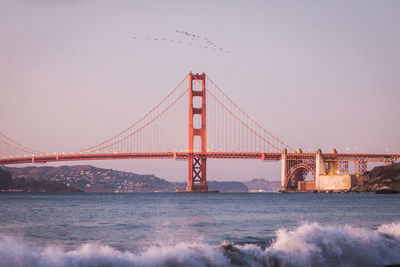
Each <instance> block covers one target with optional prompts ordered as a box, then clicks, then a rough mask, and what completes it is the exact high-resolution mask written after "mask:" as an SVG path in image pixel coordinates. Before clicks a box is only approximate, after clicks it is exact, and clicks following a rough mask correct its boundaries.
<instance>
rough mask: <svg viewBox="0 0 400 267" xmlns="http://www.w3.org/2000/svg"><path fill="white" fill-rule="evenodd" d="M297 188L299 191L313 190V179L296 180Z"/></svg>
mask: <svg viewBox="0 0 400 267" xmlns="http://www.w3.org/2000/svg"><path fill="white" fill-rule="evenodd" d="M297 190H299V191H314V190H315V181H314V180H313V181H299V182H297Z"/></svg>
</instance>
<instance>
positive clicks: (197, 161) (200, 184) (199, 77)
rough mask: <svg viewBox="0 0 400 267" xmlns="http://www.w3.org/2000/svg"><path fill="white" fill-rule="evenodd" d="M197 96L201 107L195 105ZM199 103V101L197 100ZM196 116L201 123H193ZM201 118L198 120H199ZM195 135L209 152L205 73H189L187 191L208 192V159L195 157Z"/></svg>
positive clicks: (202, 150) (202, 146) (202, 147)
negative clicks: (195, 82) (195, 83)
mask: <svg viewBox="0 0 400 267" xmlns="http://www.w3.org/2000/svg"><path fill="white" fill-rule="evenodd" d="M193 81H200V83H201V88H199V86H193ZM195 97H200V98H201V107H194V106H193V102H194V101H193V99H194V98H195ZM196 103H197V102H196ZM194 117H196V118H198V119H200V120H201V123H196V124H200V125H201V127H200V128H195V127H196V126H197V127H198V126H199V125H193V119H194ZM198 121H199V120H196V122H198ZM195 136H199V137H200V142H201V145H200V147H201V152H207V136H206V75H205V74H204V73H203V74H192V73H190V74H189V156H188V171H189V173H188V175H189V179H188V184H187V187H186V191H192V192H206V191H208V186H207V175H206V169H207V159H206V158H202V157H195V156H194V154H193V152H194V151H193V143H194V138H195Z"/></svg>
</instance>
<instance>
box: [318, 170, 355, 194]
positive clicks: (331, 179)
mask: <svg viewBox="0 0 400 267" xmlns="http://www.w3.org/2000/svg"><path fill="white" fill-rule="evenodd" d="M353 184H354V179H352V176H351V175H349V174H345V175H320V176H319V187H318V188H317V190H319V191H331V190H332V191H345V190H349V189H350V188H351V186H352V185H353Z"/></svg>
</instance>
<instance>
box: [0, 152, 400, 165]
mask: <svg viewBox="0 0 400 267" xmlns="http://www.w3.org/2000/svg"><path fill="white" fill-rule="evenodd" d="M192 154H193V156H194V157H198V158H214V159H258V160H270V161H277V160H280V159H281V156H282V155H281V153H246V152H203V153H197V152H196V153H192ZM188 155H190V153H188V152H177V153H174V152H154V153H102V154H47V155H40V156H33V157H15V158H6V159H0V165H8V164H21V163H45V162H55V161H77V160H110V159H176V160H179V159H187V158H188ZM287 155H288V156H289V157H298V158H299V159H300V158H311V157H315V154H314V153H288V154H287ZM323 157H324V159H325V160H326V161H357V160H364V161H369V162H385V161H390V160H397V159H399V158H400V154H351V153H350V154H342V153H341V154H339V153H338V154H323Z"/></svg>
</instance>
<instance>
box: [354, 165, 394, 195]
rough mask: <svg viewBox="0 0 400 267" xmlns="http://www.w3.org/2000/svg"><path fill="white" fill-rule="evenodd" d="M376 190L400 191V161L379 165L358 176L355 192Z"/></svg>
mask: <svg viewBox="0 0 400 267" xmlns="http://www.w3.org/2000/svg"><path fill="white" fill-rule="evenodd" d="M376 190H396V191H400V163H396V164H392V165H389V166H379V167H375V168H373V169H372V170H371V171H369V172H367V173H365V174H364V175H362V176H360V177H358V178H357V185H356V186H354V187H353V188H352V189H351V191H353V192H375V191H376Z"/></svg>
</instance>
